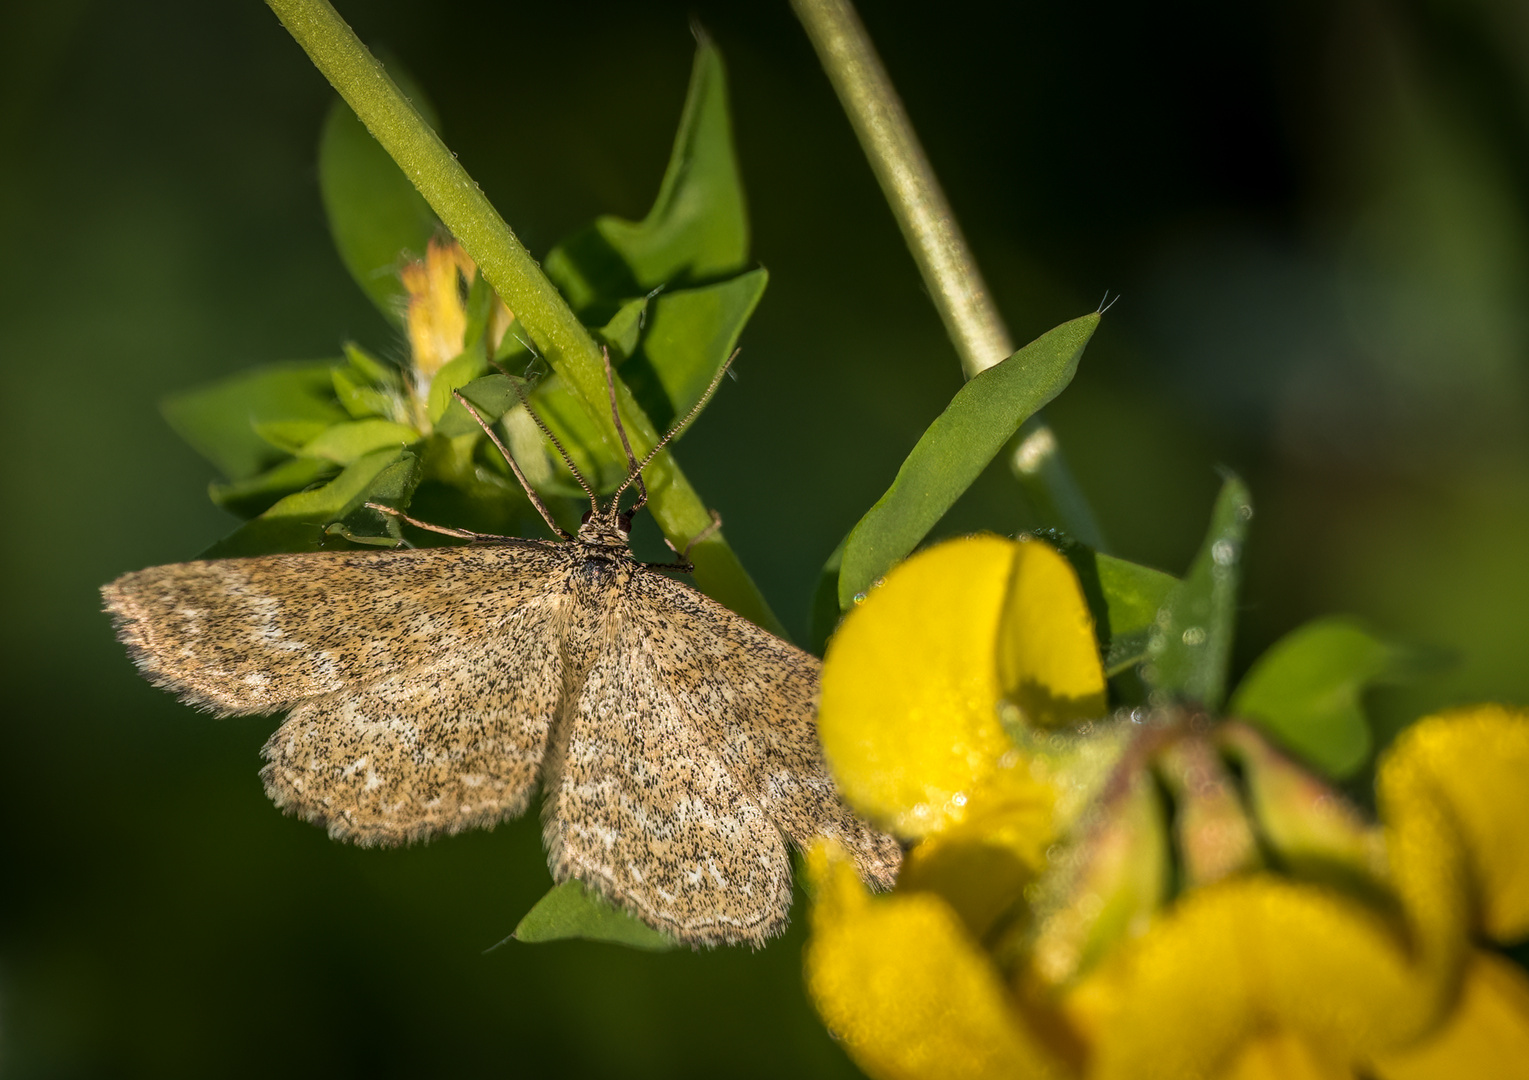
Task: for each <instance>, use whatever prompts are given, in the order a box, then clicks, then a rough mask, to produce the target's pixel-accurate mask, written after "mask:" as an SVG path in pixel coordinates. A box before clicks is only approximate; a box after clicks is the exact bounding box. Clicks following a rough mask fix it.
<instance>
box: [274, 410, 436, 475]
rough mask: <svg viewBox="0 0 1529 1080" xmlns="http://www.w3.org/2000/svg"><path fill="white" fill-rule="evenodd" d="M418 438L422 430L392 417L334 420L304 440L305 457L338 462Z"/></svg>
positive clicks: (302, 453)
mask: <svg viewBox="0 0 1529 1080" xmlns="http://www.w3.org/2000/svg"><path fill="white" fill-rule="evenodd" d="M418 441H419V432H417V431H415V430H414V429H413V428H411V427H410V426H409V425H407V424H395V423H394V422H393V421H391V420H381V419H376V418H374V419H371V420H347V421H345V422H344V423H341V424H334V425H331V426H330V427H328V428H326V429H325V430H324V431H322V432H321V433H319V434H318V435H316V436H315V437H314V438H312V439H310V440H309V441H308V442H307V443H305V444H303V447H302V449H301V450H299V451H298V453H299V454H300V455H301V456H302V457H309V458H319V459H321V460H323V461H333V462H335V463H336V464H339V465H349V464H350V463H351V462H353V461H356V460H359V459H360V458H363V457H365V456H366V455H367V454H370V453H373V452H374V451H377V450H383V449H386V448H387V447H390V446H395V447H396V446H410V445H412V444H414V443H416V442H418Z"/></svg>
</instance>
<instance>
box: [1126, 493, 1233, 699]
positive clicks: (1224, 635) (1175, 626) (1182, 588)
mask: <svg viewBox="0 0 1529 1080" xmlns="http://www.w3.org/2000/svg"><path fill="white" fill-rule="evenodd" d="M1252 516H1253V503H1252V500H1251V498H1250V496H1249V495H1248V489H1247V487H1246V486H1245V485H1244V484H1243V482H1242V481H1241V480H1239V479H1237V477H1235V476H1228V477H1227V478H1226V482H1225V483H1223V484H1222V485H1221V494H1220V495H1219V496H1218V497H1217V498H1216V506H1215V509H1214V510H1212V511H1211V519H1210V529H1209V530H1208V531H1207V532H1206V535H1205V543H1204V545H1203V546H1202V547H1201V548H1200V551H1199V554H1197V555H1196V556H1195V560H1194V562H1193V563H1191V564H1190V567H1189V572H1188V573H1187V574H1185V575H1184V580H1183V581H1181V582H1179V584H1178V585H1176V586H1174V588H1173V590H1172V592H1170V593H1169V594H1168V599H1167V600H1166V601H1165V602H1164V603H1163V606H1162V608H1161V609H1160V610H1159V611H1158V613H1157V618H1156V620H1155V622H1154V624H1153V627H1152V631H1151V634H1150V636H1149V639H1148V644H1147V656H1148V661H1149V662H1148V663H1147V665H1146V666H1145V667H1144V668H1143V669H1142V677H1143V678H1145V679H1146V681H1147V682H1148V683H1149V684H1150V685H1152V686H1153V687H1155V688H1156V689H1158V690H1161V691H1166V692H1167V693H1170V694H1173V695H1175V696H1177V697H1180V698H1183V699H1185V700H1188V701H1191V702H1195V703H1197V704H1199V705H1203V706H1204V707H1205V708H1207V709H1210V710H1215V709H1218V708H1220V706H1221V700H1222V698H1223V697H1224V696H1225V695H1226V675H1227V665H1228V664H1229V663H1230V661H1231V656H1232V634H1233V631H1234V630H1235V627H1236V621H1237V586H1238V584H1239V582H1240V580H1241V576H1242V556H1243V543H1244V540H1245V538H1246V536H1247V529H1248V521H1249V519H1251V518H1252Z"/></svg>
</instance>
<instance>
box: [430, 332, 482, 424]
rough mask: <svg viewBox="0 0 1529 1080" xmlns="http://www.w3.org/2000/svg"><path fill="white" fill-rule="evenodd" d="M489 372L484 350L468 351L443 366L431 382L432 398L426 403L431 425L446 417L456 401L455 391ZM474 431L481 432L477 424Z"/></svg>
mask: <svg viewBox="0 0 1529 1080" xmlns="http://www.w3.org/2000/svg"><path fill="white" fill-rule="evenodd" d="M487 370H488V361H487V360H485V359H484V358H483V350H482V349H468V350H467V351H466V352H463V353H461V354H460V355H458V356H454V357H452V358H451V359H450V360H448V361H446V363H444V364H443V365H441V370H439V371H437V372H436V373H435V378H433V379H431V380H430V396H429V399H428V400H427V401H426V403H425V415H426V416H428V417H429V418H430V423H432V424H436V423H439V422H440V419H441V417H443V416H445V415H446V410H447V409H448V408H450V407H451V405H452V402H453V401H454V400H455V399H454V398H453V397H452V396H451V392H452V391H453V390H460V389H461V388H462V387H464V386H466V385H467V384H468V383H470V382H472V381H473V380H474V379H476V378H479V377H480V376H482V375H483V373H484V372H485V371H487ZM458 408H460V406H458ZM468 419H469V420H471V419H472V418H471V417H468ZM473 430H475V431H477V430H480V429H479V428H478V425H477V424H476V423H474V424H473Z"/></svg>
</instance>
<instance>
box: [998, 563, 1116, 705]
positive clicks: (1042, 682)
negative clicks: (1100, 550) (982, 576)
mask: <svg viewBox="0 0 1529 1080" xmlns="http://www.w3.org/2000/svg"><path fill="white" fill-rule="evenodd" d="M997 657H998V678H999V685H1000V686H1001V687H1002V689H1003V692H1004V696H1005V697H1006V698H1007V699H1008V700H1009V701H1011V702H1013V703H1014V705H1015V706H1017V707H1018V709H1019V712H1020V715H1021V716H1022V717H1023V718H1024V720H1025V721H1026V722H1027V723H1030V724H1034V725H1036V726H1039V727H1056V726H1059V725H1063V724H1074V723H1077V722H1079V721H1082V720H1092V719H1096V718H1098V717H1101V716H1103V715H1104V712H1105V696H1104V694H1105V690H1104V665H1103V664H1102V663H1101V662H1100V660H1099V644H1098V641H1097V640H1096V639H1095V637H1094V619H1093V616H1092V615H1090V614H1089V612H1088V602H1087V601H1086V600H1085V599H1084V598H1083V587H1082V586H1081V585H1079V584H1078V574H1077V571H1075V570H1073V568H1072V564H1071V563H1069V562H1068V561H1067V560H1066V559H1065V558H1063V556H1062V554H1061V553H1060V552H1059V551H1057V550H1056V549H1055V548H1053V547H1051V546H1050V545H1049V544H1044V543H1042V542H1041V541H1039V540H1032V539H1029V538H1022V539H1021V540H1020V542H1019V543H1018V545H1017V546H1016V549H1015V552H1014V565H1013V570H1012V571H1011V574H1010V578H1009V593H1008V597H1007V600H1006V601H1005V604H1004V614H1003V618H1002V621H1001V622H1000V623H999V627H998V653H997Z"/></svg>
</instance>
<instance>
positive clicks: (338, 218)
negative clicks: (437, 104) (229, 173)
mask: <svg viewBox="0 0 1529 1080" xmlns="http://www.w3.org/2000/svg"><path fill="white" fill-rule="evenodd" d="M390 74H392V76H393V78H394V79H395V81H397V82H398V84H399V86H401V87H402V88H403V90H404V92H405V93H406V94H408V95H409V97H410V98H411V99H412V100H413V102H414V104H415V108H417V109H419V110H420V112H421V113H422V114H424V115H425V117H426V120H427V121H430V122H432V123H433V120H432V118H431V116H430V112H429V109H428V106H426V105H425V104H424V102H423V97H422V95H421V94H420V93H419V91H418V90H417V89H416V88H415V87H414V86H413V85H412V83H411V82H410V80H408V79H407V78H406V77H404V76H402V75H401V74H400V73H399V72H397V71H392V72H390ZM319 192H320V194H321V195H322V196H323V200H324V212H325V214H326V215H328V218H329V232H330V235H332V236H333V237H334V243H335V247H336V248H337V249H338V250H339V252H340V259H341V261H342V262H344V263H345V269H347V270H349V271H350V276H351V277H353V278H355V279H356V284H358V285H360V286H361V289H362V291H363V292H365V293H366V295H367V296H369V297H370V298H371V300H372V303H374V304H376V305H377V309H378V310H379V311H381V312H382V314H383V315H384V316H386V317H387V318H388V319H389V320H391V321H392V322H394V323H397V324H402V322H403V311H404V300H405V296H406V294H405V291H404V287H403V285H402V284H401V283H400V282H399V280H398V270H399V266H400V265H401V261H402V259H403V258H404V256H405V253H408V254H412V255H416V256H422V255H424V253H425V248H426V246H427V245H428V244H429V242H430V238H431V237H432V236H434V235H435V234H436V231H437V230H438V229H440V228H441V225H440V222H439V221H438V220H437V219H436V216H435V212H434V211H433V210H431V209H430V204H429V203H427V202H426V201H425V199H424V196H422V195H420V193H419V192H418V191H416V190H415V189H414V185H413V184H411V183H410V182H409V178H408V177H406V176H405V175H404V174H403V170H401V169H400V168H399V167H398V166H397V164H395V163H394V161H393V159H392V158H391V157H389V156H388V152H387V151H386V150H384V149H383V148H382V145H381V144H380V143H378V142H377V140H376V139H374V138H372V134H371V132H369V131H367V130H366V127H365V125H363V124H362V123H361V121H360V120H358V119H357V118H356V114H355V113H354V112H352V111H351V108H350V106H349V105H347V104H345V102H344V101H341V100H339V99H336V100H335V103H334V104H333V105H332V106H330V109H329V116H328V118H327V119H325V121H324V131H323V134H322V135H321V136H320V137H319Z"/></svg>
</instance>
